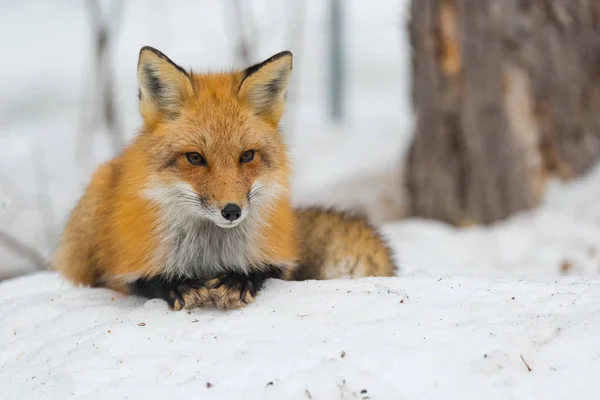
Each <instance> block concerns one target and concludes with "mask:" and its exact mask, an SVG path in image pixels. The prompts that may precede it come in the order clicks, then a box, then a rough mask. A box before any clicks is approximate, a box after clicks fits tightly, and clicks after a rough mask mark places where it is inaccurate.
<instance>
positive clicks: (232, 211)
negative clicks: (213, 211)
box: [221, 203, 242, 222]
mask: <svg viewBox="0 0 600 400" xmlns="http://www.w3.org/2000/svg"><path fill="white" fill-rule="evenodd" d="M221 215H222V216H223V218H225V219H226V220H229V221H232V222H233V221H235V220H236V219H238V218H239V217H241V216H242V209H241V208H240V206H238V205H237V204H234V203H227V204H225V207H223V209H222V210H221Z"/></svg>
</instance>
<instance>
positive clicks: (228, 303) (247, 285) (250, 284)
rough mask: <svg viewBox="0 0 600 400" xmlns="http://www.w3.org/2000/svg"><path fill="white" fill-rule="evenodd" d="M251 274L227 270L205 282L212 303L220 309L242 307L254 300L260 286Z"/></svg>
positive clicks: (260, 283)
mask: <svg viewBox="0 0 600 400" xmlns="http://www.w3.org/2000/svg"><path fill="white" fill-rule="evenodd" d="M253 278H254V277H253V276H252V275H250V276H247V275H244V274H240V273H236V272H229V273H226V274H221V275H219V276H218V277H216V278H215V279H211V280H209V281H208V282H206V287H207V288H208V293H209V295H210V298H211V299H212V301H213V304H214V305H215V306H216V307H217V308H220V309H222V310H231V309H236V308H242V307H244V306H246V305H248V304H250V303H252V302H253V301H254V299H255V298H256V295H257V293H258V291H259V290H260V288H261V286H262V283H263V282H262V281H261V282H257V280H256V279H253Z"/></svg>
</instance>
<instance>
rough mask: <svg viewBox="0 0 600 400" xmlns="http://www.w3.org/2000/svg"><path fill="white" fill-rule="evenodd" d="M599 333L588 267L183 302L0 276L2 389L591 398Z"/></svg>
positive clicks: (280, 285) (274, 287)
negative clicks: (208, 304) (180, 306)
mask: <svg viewBox="0 0 600 400" xmlns="http://www.w3.org/2000/svg"><path fill="white" fill-rule="evenodd" d="M599 336H600V280H598V279H593V280H586V279H583V278H577V277H572V278H563V279H560V280H555V279H542V278H534V279H527V280H520V279H519V280H515V279H500V278H495V279H493V278H483V277H473V276H452V277H448V276H442V275H437V276H430V277H406V278H368V279H362V280H358V281H322V282H282V281H271V282H269V283H268V284H267V286H266V288H265V289H264V291H263V292H262V293H261V294H260V295H259V297H258V298H257V301H256V302H255V303H253V304H251V305H250V306H248V307H247V308H244V309H242V310H238V311H230V312H219V311H214V310H209V309H205V310H195V311H192V312H190V313H186V312H169V311H168V309H167V306H166V303H164V302H163V301H161V300H148V301H144V300H143V299H140V298H135V297H121V296H117V295H115V294H114V293H113V292H111V291H109V290H105V289H84V288H79V289H73V288H70V287H69V286H68V285H66V284H65V283H64V282H63V281H62V279H60V278H59V277H58V276H57V275H54V274H51V273H41V274H37V275H33V276H28V277H23V278H19V279H15V280H13V281H12V282H10V283H5V284H0V350H1V351H0V365H1V366H2V367H0V368H2V369H1V370H0V398H2V399H30V398H32V399H33V398H44V399H64V398H68V396H73V397H74V398H85V399H106V398H140V399H142V398H143V399H148V400H152V399H163V398H188V397H189V396H190V394H193V395H194V396H197V397H198V398H202V399H222V398H236V397H244V398H252V399H282V398H285V399H309V398H313V399H334V398H341V399H366V398H371V399H390V398H394V399H403V398H406V399H424V398H427V399H438V398H439V399H441V398H461V399H481V398H488V399H510V398H516V399H519V398H521V399H529V398H539V399H541V398H543V399H565V398H578V399H591V398H595V397H594V395H592V394H595V393H598V390H600V381H599V380H598V379H597V376H598V373H599V372H600V366H599V364H598V359H599V358H600V348H599V347H598V346H597V343H598V337H599ZM521 357H523V359H521ZM523 360H524V361H523ZM526 365H529V367H530V368H531V371H528V368H527V366H526ZM208 383H210V386H211V387H210V388H208V387H207V384H208ZM363 390H366V392H365V393H364V394H361V391H363ZM449 394H452V395H453V397H452V396H450V397H449Z"/></svg>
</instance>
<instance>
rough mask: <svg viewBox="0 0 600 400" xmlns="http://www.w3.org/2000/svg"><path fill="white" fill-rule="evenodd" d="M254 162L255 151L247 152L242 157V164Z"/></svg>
mask: <svg viewBox="0 0 600 400" xmlns="http://www.w3.org/2000/svg"><path fill="white" fill-rule="evenodd" d="M252 160H254V150H248V151H245V152H244V153H242V156H241V157H240V162H241V163H242V164H245V163H249V162H250V161H252Z"/></svg>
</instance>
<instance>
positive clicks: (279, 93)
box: [238, 51, 292, 124]
mask: <svg viewBox="0 0 600 400" xmlns="http://www.w3.org/2000/svg"><path fill="white" fill-rule="evenodd" d="M291 75H292V53H290V52H289V51H283V52H281V53H278V54H275V55H274V56H273V57H271V58H269V59H267V60H265V61H263V62H261V63H260V64H256V65H253V66H251V67H249V68H246V69H245V70H244V71H242V81H241V83H240V88H239V90H238V97H240V98H241V99H242V100H243V101H245V102H246V103H247V104H248V105H249V106H250V107H251V108H252V110H253V111H254V112H255V113H256V114H257V115H260V116H262V117H265V118H267V119H269V120H272V121H273V122H274V123H275V124H278V123H279V120H280V119H281V116H282V115H283V110H284V105H285V93H286V90H287V86H288V82H289V80H290V76H291Z"/></svg>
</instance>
